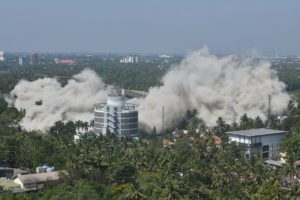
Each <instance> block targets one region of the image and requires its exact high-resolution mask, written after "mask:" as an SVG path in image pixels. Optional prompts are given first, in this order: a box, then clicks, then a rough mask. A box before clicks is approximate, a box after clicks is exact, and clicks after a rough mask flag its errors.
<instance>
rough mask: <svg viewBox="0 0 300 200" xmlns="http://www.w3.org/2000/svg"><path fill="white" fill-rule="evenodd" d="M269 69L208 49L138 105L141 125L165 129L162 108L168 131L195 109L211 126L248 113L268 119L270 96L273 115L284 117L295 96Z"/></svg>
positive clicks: (191, 58)
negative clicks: (215, 54)
mask: <svg viewBox="0 0 300 200" xmlns="http://www.w3.org/2000/svg"><path fill="white" fill-rule="evenodd" d="M270 67H271V65H270V63H257V62H254V60H253V59H246V60H243V61H237V60H236V59H235V57H234V56H227V57H224V58H218V57H216V56H214V55H212V54H210V53H209V51H208V49H206V48H204V49H202V50H200V51H198V52H194V53H193V54H191V55H189V56H188V57H187V58H185V59H184V60H183V61H182V62H181V64H179V65H178V66H175V67H174V68H173V69H172V70H171V71H169V72H168V73H167V74H166V75H165V76H164V77H163V80H162V86H160V87H153V88H150V90H149V94H148V95H147V97H146V98H145V99H139V100H135V102H138V103H139V104H140V106H139V111H140V113H139V120H140V122H141V123H144V124H145V125H146V126H147V127H148V128H149V129H151V128H153V127H156V128H157V130H161V128H162V108H163V107H164V110H165V112H164V116H165V117H164V127H166V128H168V127H172V126H175V125H176V124H177V123H178V122H179V121H180V120H182V119H183V118H184V117H185V115H186V111H187V110H190V111H192V110H194V109H196V110H197V111H198V117H199V118H201V119H203V120H204V122H205V123H206V124H207V125H208V126H212V125H214V124H215V122H216V120H217V118H218V117H222V118H223V119H224V120H225V121H226V122H233V121H238V120H239V118H240V117H241V116H242V115H243V114H244V113H247V114H248V116H250V117H256V116H260V117H262V118H263V119H266V113H267V107H268V95H269V94H270V95H272V104H271V106H272V112H273V113H274V114H275V113H278V114H279V113H281V112H282V111H283V110H284V109H285V108H286V107H287V104H288V101H289V100H290V97H289V95H288V94H287V93H286V92H285V84H284V83H282V82H280V81H279V80H278V77H277V75H276V72H275V71H274V70H272V69H271V68H270Z"/></svg>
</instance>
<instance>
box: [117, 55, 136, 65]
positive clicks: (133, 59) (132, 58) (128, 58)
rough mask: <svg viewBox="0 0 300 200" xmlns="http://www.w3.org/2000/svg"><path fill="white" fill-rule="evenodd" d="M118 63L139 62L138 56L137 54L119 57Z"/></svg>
mask: <svg viewBox="0 0 300 200" xmlns="http://www.w3.org/2000/svg"><path fill="white" fill-rule="evenodd" d="M120 63H125V64H128V63H139V57H138V56H126V57H123V58H121V59H120Z"/></svg>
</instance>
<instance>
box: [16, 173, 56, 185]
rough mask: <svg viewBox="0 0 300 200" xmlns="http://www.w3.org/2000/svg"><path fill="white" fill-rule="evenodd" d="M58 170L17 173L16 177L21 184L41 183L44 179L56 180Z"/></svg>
mask: <svg viewBox="0 0 300 200" xmlns="http://www.w3.org/2000/svg"><path fill="white" fill-rule="evenodd" d="M60 177H61V176H60V174H59V172H47V173H37V174H27V175H19V176H18V177H17V178H16V179H19V180H20V181H21V182H22V183H23V184H31V183H43V182H46V181H57V180H59V179H60Z"/></svg>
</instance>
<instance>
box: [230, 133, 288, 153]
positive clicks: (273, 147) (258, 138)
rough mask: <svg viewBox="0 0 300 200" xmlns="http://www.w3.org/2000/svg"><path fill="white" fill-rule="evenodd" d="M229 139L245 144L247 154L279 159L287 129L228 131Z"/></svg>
mask: <svg viewBox="0 0 300 200" xmlns="http://www.w3.org/2000/svg"><path fill="white" fill-rule="evenodd" d="M226 134H227V135H228V138H229V141H231V142H237V143H242V144H245V145H246V146H247V147H248V148H247V151H246V156H247V157H251V156H254V155H258V156H261V157H262V158H263V159H277V157H278V153H279V150H280V145H281V143H282V141H283V139H284V138H285V137H286V134H287V131H281V130H274V129H266V128H260V129H249V130H240V131H229V132H226Z"/></svg>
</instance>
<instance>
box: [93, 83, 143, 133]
mask: <svg viewBox="0 0 300 200" xmlns="http://www.w3.org/2000/svg"><path fill="white" fill-rule="evenodd" d="M94 114H95V118H94V130H95V132H96V134H98V135H99V134H102V135H106V134H107V133H108V132H110V133H114V134H116V136H117V137H134V136H137V135H138V110H137V106H136V105H135V104H130V103H126V99H125V95H124V90H120V89H118V88H110V90H109V93H108V97H107V102H106V103H101V104H98V105H96V107H95V111H94Z"/></svg>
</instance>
